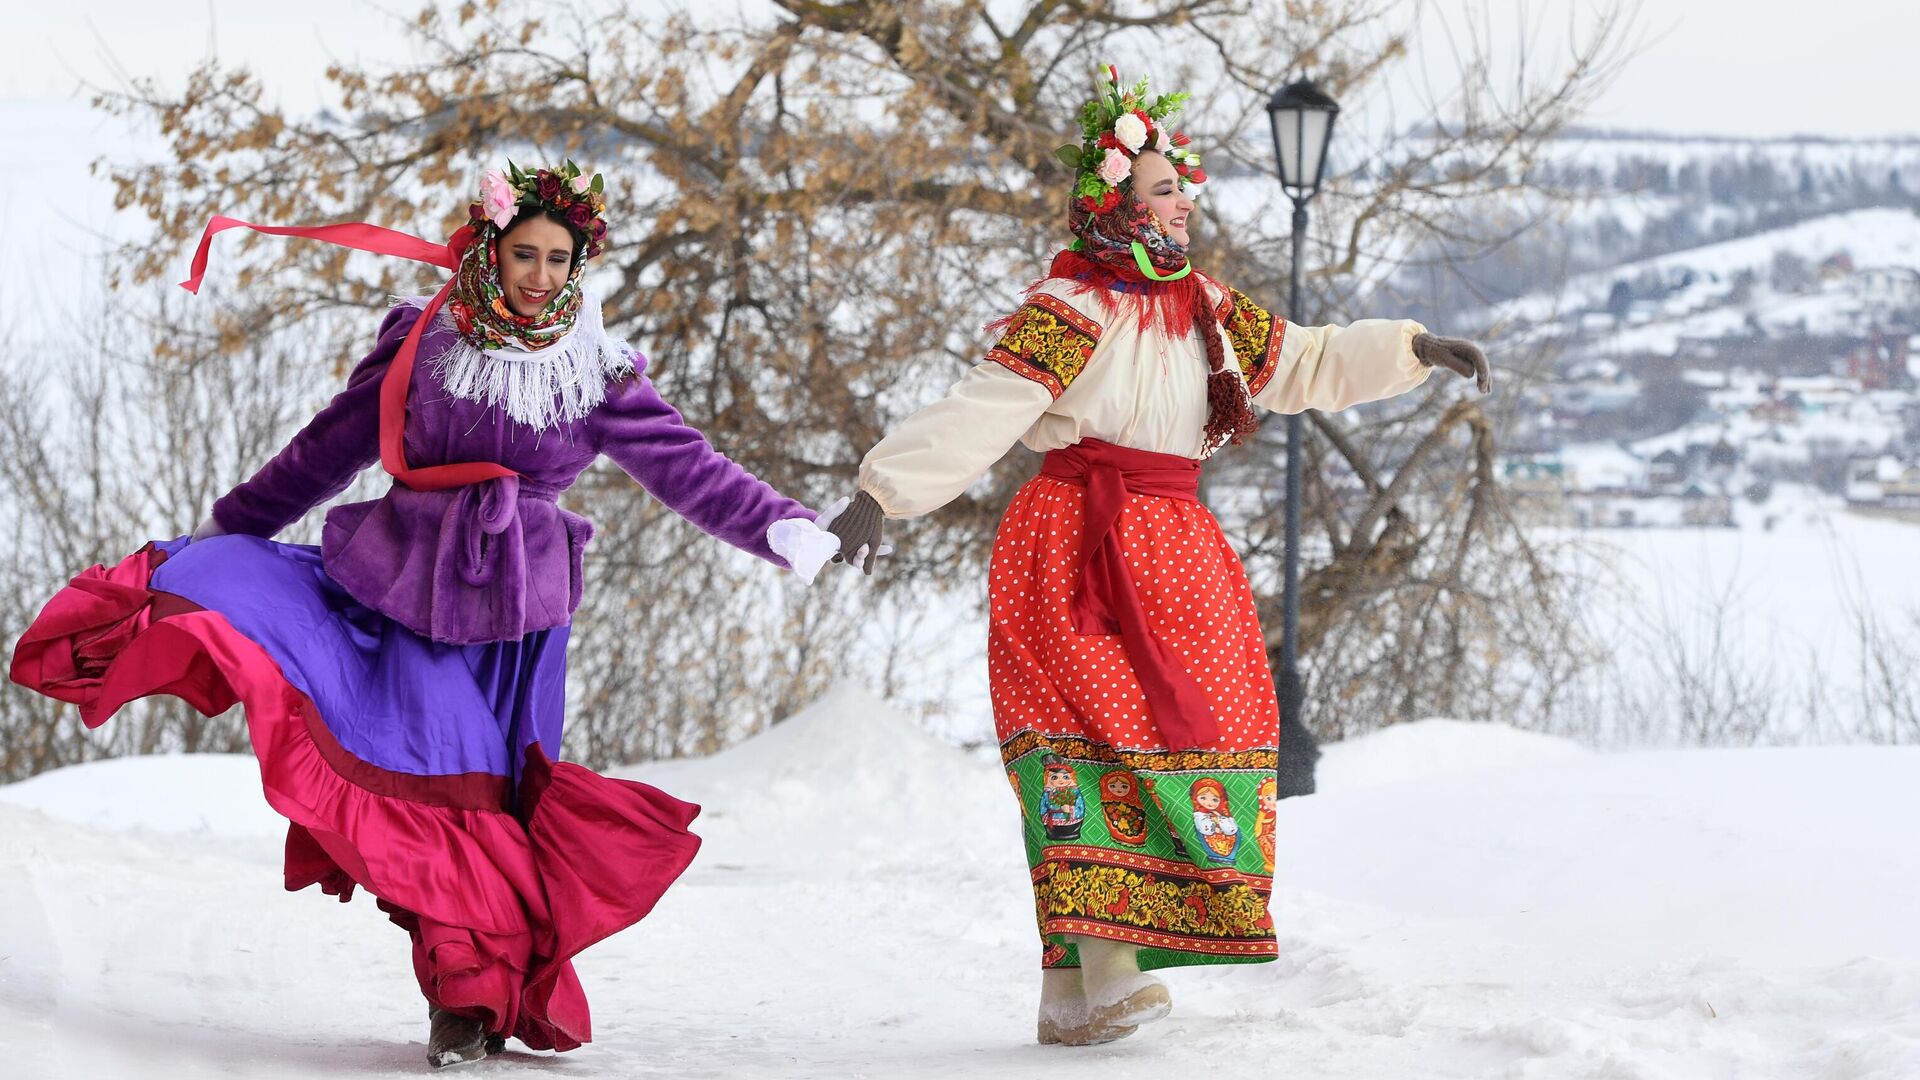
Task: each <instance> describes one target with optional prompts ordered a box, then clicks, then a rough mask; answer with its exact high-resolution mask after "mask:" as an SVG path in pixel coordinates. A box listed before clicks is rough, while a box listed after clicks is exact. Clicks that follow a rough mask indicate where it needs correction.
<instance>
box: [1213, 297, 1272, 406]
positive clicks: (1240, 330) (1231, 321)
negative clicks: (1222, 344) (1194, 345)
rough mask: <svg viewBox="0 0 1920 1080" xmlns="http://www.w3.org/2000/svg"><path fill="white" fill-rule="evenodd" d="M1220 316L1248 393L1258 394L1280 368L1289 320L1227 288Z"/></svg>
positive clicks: (1221, 324)
mask: <svg viewBox="0 0 1920 1080" xmlns="http://www.w3.org/2000/svg"><path fill="white" fill-rule="evenodd" d="M1219 316H1220V326H1221V328H1222V329H1224V330H1225V331H1226V332H1227V342H1228V344H1230V345H1232V346H1233V355H1234V356H1235V357H1236V358H1237V359H1239V361H1240V374H1242V375H1244V376H1246V380H1247V392H1248V393H1250V394H1258V393H1259V392H1260V391H1261V389H1262V388H1264V387H1265V386H1266V385H1267V382H1268V381H1269V380H1270V379H1272V378H1273V373H1274V372H1275V371H1277V370H1279V368H1280V342H1281V339H1283V338H1285V337H1286V335H1287V320H1285V319H1276V318H1274V317H1273V316H1272V315H1271V314H1270V313H1268V312H1267V310H1266V309H1265V308H1262V307H1261V306H1260V305H1259V304H1256V303H1254V302H1253V301H1252V300H1249V299H1247V294H1245V293H1243V292H1241V291H1240V290H1239V289H1234V288H1228V289H1227V299H1226V300H1225V301H1224V302H1223V303H1222V304H1221V305H1220V310H1219Z"/></svg>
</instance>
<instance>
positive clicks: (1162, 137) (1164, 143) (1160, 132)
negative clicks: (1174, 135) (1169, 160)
mask: <svg viewBox="0 0 1920 1080" xmlns="http://www.w3.org/2000/svg"><path fill="white" fill-rule="evenodd" d="M1153 148H1154V149H1155V150H1158V151H1159V152H1160V153H1162V154H1164V153H1166V152H1167V151H1169V150H1171V149H1173V140H1172V139H1169V138H1167V129H1166V128H1164V127H1157V128H1154V129H1153Z"/></svg>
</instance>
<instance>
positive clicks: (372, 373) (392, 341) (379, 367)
mask: <svg viewBox="0 0 1920 1080" xmlns="http://www.w3.org/2000/svg"><path fill="white" fill-rule="evenodd" d="M419 318H420V309H419V308H417V307H414V306H412V305H408V304H403V305H400V306H398V307H396V308H394V309H393V310H392V311H390V312H388V313H387V318H386V321H385V322H383V323H381V324H380V340H379V342H378V343H377V344H375V345H374V347H373V351H372V352H370V353H368V354H367V357H366V359H364V360H362V361H360V364H359V366H357V367H355V368H354V369H353V374H352V375H350V376H348V378H347V388H346V389H345V390H342V391H340V392H339V393H338V394H336V395H334V398H333V400H332V401H331V402H329V403H328V404H327V407H326V408H324V409H322V410H320V412H319V413H318V414H316V415H315V416H314V418H313V419H312V420H310V421H308V422H307V426H306V427H303V428H301V429H300V431H299V433H297V434H296V435H294V437H293V438H292V440H291V441H289V442H288V443H287V445H286V448H285V449H283V450H281V451H280V452H279V453H278V454H275V455H274V457H273V460H272V461H269V462H267V464H266V465H265V466H264V467H262V468H261V470H260V471H259V472H257V473H254V474H253V477H252V479H250V480H247V481H246V482H245V483H243V484H241V485H239V486H238V487H236V488H234V489H233V490H232V491H229V492H227V493H226V494H225V495H223V496H221V497H220V499H219V501H217V502H215V503H214V504H213V515H212V517H211V518H209V519H208V522H207V523H206V524H202V525H201V527H200V528H199V529H197V530H195V532H194V536H195V538H203V537H205V536H208V535H218V534H219V533H222V532H228V533H244V534H247V535H249V536H265V537H271V536H273V535H275V534H276V533H278V532H279V531H280V530H282V529H284V528H286V527H287V526H288V525H291V524H293V523H294V522H296V521H298V520H300V518H301V516H302V515H304V514H305V513H306V512H307V511H308V510H311V509H313V508H314V507H315V506H318V505H320V504H321V503H323V502H326V501H327V500H328V499H331V498H333V497H334V496H335V495H338V494H340V493H341V492H342V491H345V490H346V487H347V485H348V484H351V483H352V482H353V478H354V477H355V476H357V475H359V473H360V470H362V469H364V468H366V467H367V466H369V465H371V464H373V463H374V462H376V461H378V460H380V379H381V377H382V376H383V375H385V374H386V371H387V365H389V364H391V363H392V362H393V357H394V354H395V353H397V352H399V351H400V343H401V342H402V341H405V340H406V337H407V332H408V331H409V330H411V329H412V328H413V324H414V322H415V321H416V320H418V319H419ZM209 526H211V528H210V527H209Z"/></svg>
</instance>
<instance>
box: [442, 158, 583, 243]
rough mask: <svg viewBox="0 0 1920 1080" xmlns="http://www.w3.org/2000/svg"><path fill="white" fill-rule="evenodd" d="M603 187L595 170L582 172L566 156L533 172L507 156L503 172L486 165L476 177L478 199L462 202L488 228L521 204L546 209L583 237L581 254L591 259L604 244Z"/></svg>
mask: <svg viewBox="0 0 1920 1080" xmlns="http://www.w3.org/2000/svg"><path fill="white" fill-rule="evenodd" d="M605 189H606V184H605V182H604V181H603V180H602V179H601V177H600V174H599V173H594V174H593V175H592V176H588V175H587V174H585V173H583V172H581V171H580V166H578V165H575V164H574V163H573V162H572V161H568V162H567V163H566V164H565V165H562V166H560V167H559V168H556V169H538V170H536V171H534V172H526V171H524V170H522V169H521V168H520V166H518V165H515V164H514V163H513V162H511V161H509V162H507V171H506V172H504V173H503V172H501V171H500V170H499V169H490V170H488V171H487V173H486V175H485V176H482V177H481V178H480V198H479V200H478V201H476V202H474V203H473V204H472V205H471V206H469V207H467V214H468V215H469V216H470V217H472V219H473V220H474V221H476V222H479V221H490V222H492V223H493V226H494V228H496V229H504V228H506V227H507V226H508V225H510V224H512V223H513V219H514V216H515V215H516V214H518V213H519V212H520V208H521V207H523V206H524V207H529V208H535V207H537V208H539V209H541V210H548V211H552V212H553V213H556V214H559V215H560V216H561V217H562V218H565V219H566V221H567V224H569V225H571V226H573V227H574V228H576V229H578V230H580V232H581V233H582V234H584V235H585V236H586V238H587V247H586V252H585V254H586V257H587V258H589V259H591V258H593V257H594V256H595V255H598V254H600V250H601V249H602V248H604V247H605V246H606V243H607V220H606V218H605V217H604V216H603V215H604V214H605V213H606V210H607V198H606V195H605V194H604V192H605Z"/></svg>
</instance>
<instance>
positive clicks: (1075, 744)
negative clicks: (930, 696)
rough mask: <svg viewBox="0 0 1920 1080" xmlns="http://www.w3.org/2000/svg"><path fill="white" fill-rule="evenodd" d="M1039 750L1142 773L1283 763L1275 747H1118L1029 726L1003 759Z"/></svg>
mask: <svg viewBox="0 0 1920 1080" xmlns="http://www.w3.org/2000/svg"><path fill="white" fill-rule="evenodd" d="M1035 751H1047V752H1051V753H1055V754H1058V755H1060V756H1061V757H1063V758H1066V759H1067V760H1069V761H1085V762H1100V763H1102V764H1108V765H1125V766H1126V767H1127V768H1129V769H1133V770H1135V771H1138V772H1150V773H1175V772H1221V771H1232V770H1236V769H1264V770H1266V771H1268V772H1272V771H1273V770H1274V769H1276V768H1278V767H1279V765H1280V754H1279V751H1277V750H1276V749H1274V748H1273V747H1271V746H1259V747H1253V748H1251V749H1247V750H1116V749H1114V748H1113V747H1111V746H1108V745H1107V744H1106V743H1101V742H1094V741H1093V740H1092V739H1086V738H1082V737H1080V736H1078V735H1048V734H1045V733H1043V732H1038V731H1034V730H1033V729H1031V728H1028V729H1026V730H1023V731H1018V732H1015V733H1014V734H1013V735H1012V736H1011V737H1010V738H1008V739H1007V740H1006V741H1005V742H1003V743H1001V744H1000V760H1001V761H1002V762H1004V763H1005V764H1006V766H1007V767H1008V768H1011V767H1012V766H1013V763H1014V762H1016V761H1018V760H1020V759H1021V758H1023V757H1026V756H1027V755H1028V754H1031V753H1034V752H1035Z"/></svg>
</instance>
